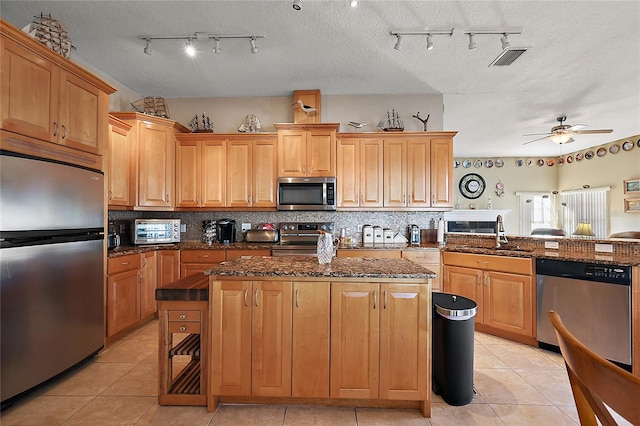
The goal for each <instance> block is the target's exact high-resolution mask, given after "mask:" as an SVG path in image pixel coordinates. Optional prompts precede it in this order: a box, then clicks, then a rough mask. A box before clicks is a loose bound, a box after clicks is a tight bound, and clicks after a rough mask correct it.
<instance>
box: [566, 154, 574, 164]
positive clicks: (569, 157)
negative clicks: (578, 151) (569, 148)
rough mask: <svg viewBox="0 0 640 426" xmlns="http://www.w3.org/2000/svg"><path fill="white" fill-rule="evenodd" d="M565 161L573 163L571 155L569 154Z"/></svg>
mask: <svg viewBox="0 0 640 426" xmlns="http://www.w3.org/2000/svg"><path fill="white" fill-rule="evenodd" d="M567 163H573V157H572V156H571V155H568V156H567Z"/></svg>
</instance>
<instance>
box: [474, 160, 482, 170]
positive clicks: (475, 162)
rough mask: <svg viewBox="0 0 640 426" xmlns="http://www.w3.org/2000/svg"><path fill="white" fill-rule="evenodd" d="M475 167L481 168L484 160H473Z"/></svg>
mask: <svg viewBox="0 0 640 426" xmlns="http://www.w3.org/2000/svg"><path fill="white" fill-rule="evenodd" d="M473 167H475V168H476V169H479V168H480V167H482V160H476V161H474V162H473Z"/></svg>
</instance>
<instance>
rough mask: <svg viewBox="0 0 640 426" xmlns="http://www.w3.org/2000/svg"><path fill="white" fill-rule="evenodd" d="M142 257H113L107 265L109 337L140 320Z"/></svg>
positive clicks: (137, 255)
mask: <svg viewBox="0 0 640 426" xmlns="http://www.w3.org/2000/svg"><path fill="white" fill-rule="evenodd" d="M140 282H141V275H140V255H139V254H132V255H128V256H120V257H113V258H110V259H109V260H108V265H107V336H112V335H114V334H116V333H117V332H119V331H122V330H124V329H125V328H127V327H129V326H131V325H133V324H135V323H136V322H138V321H139V320H140V301H139V300H140V296H139V294H140Z"/></svg>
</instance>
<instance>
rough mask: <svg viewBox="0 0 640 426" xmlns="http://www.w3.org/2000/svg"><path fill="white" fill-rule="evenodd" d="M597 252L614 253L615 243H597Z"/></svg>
mask: <svg viewBox="0 0 640 426" xmlns="http://www.w3.org/2000/svg"><path fill="white" fill-rule="evenodd" d="M595 250H596V252H600V253H613V244H596V247H595Z"/></svg>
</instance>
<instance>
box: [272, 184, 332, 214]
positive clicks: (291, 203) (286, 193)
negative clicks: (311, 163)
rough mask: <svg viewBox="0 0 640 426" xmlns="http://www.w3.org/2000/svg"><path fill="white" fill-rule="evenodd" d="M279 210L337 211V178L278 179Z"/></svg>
mask: <svg viewBox="0 0 640 426" xmlns="http://www.w3.org/2000/svg"><path fill="white" fill-rule="evenodd" d="M277 202H278V204H277V208H278V210H335V209H336V178H335V177H280V178H278V201H277Z"/></svg>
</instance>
